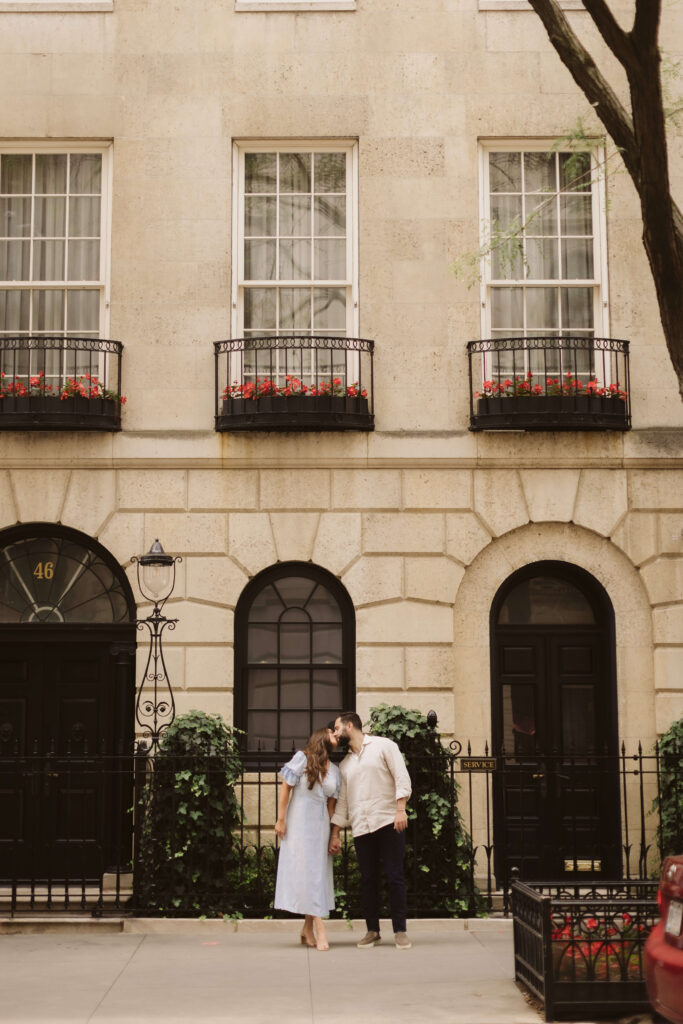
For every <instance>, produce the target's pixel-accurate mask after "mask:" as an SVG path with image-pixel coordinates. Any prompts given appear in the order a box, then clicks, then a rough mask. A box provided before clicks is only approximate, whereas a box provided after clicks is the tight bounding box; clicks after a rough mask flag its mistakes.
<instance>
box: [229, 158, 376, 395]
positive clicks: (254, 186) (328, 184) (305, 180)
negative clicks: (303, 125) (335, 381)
mask: <svg viewBox="0 0 683 1024" xmlns="http://www.w3.org/2000/svg"><path fill="white" fill-rule="evenodd" d="M355 157H356V149H355V146H353V145H345V146H340V145H334V146H333V145H330V146H313V145H303V144H300V145H291V146H286V147H283V146H276V145H267V144H262V145H259V146H257V147H255V146H251V145H249V146H247V145H246V144H245V145H244V146H237V147H236V161H237V167H238V174H237V180H236V194H235V207H236V209H235V225H236V232H235V239H234V251H235V252H236V254H237V258H236V260H234V262H233V286H234V298H233V310H234V314H235V316H234V322H233V332H234V334H235V336H239V337H244V338H246V339H250V338H259V337H261V338H262V337H283V336H292V337H293V336H297V337H304V338H305V337H313V336H315V337H320V336H322V337H329V338H339V337H342V338H343V337H347V336H350V337H352V336H354V335H356V334H357V330H356V327H357V321H358V316H357V313H358V310H357V306H358V302H357V292H358V287H357V273H356V266H357V259H356V199H355V195H356V188H355V178H356V159H355ZM326 351H327V355H326V356H325V358H326V359H327V360H328V362H329V364H330V365H329V366H322V365H320V355H319V354H316V352H315V350H314V349H313V348H309V349H308V350H306V351H304V352H303V353H302V355H301V359H302V360H303V361H302V363H301V365H299V366H297V368H296V371H297V373H298V374H299V375H300V376H301V377H302V379H303V380H304V381H306V382H308V378H310V379H311V380H312V379H313V377H314V376H315V375H316V373H317V374H318V375H320V374H323V375H324V374H327V373H330V374H332V373H340V372H342V371H343V369H344V354H343V352H342V351H341V350H340V351H338V352H337V353H334V354H333V348H332V347H330V349H328V350H326ZM337 357H338V363H339V365H336V364H335V365H333V363H334V359H335V358H337ZM316 360H317V361H316ZM289 365H290V366H291V357H290V363H289ZM241 369H243V371H244V376H245V379H249V377H250V376H253V375H254V374H255V372H256V361H255V358H254V359H252V360H251V362H250V359H249V356H248V353H245V364H244V367H243V368H241ZM279 369H280V367H279V366H277V365H276V366H275V368H274V372H275V373H276V374H277V373H278V372H279Z"/></svg>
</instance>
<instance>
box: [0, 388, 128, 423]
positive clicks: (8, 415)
mask: <svg viewBox="0 0 683 1024" xmlns="http://www.w3.org/2000/svg"><path fill="white" fill-rule="evenodd" d="M120 429H121V403H120V402H119V401H115V400H114V399H111V398H82V397H81V396H80V395H75V396H74V397H73V398H57V397H56V396H54V395H37V396H33V397H29V396H26V397H25V398H19V397H17V396H15V395H12V396H9V397H6V398H0V430H105V431H117V430H120Z"/></svg>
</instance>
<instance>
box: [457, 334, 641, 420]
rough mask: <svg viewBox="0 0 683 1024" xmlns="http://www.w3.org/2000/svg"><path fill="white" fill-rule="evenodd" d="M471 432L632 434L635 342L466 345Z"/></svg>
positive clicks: (565, 339)
mask: <svg viewBox="0 0 683 1024" xmlns="http://www.w3.org/2000/svg"><path fill="white" fill-rule="evenodd" d="M467 357H468V361H469V378H470V430H628V429H629V428H630V425H631V397H630V389H631V385H630V371H629V343H628V341H620V340H616V339H613V338H593V337H590V336H585V337H581V336H577V335H576V334H567V335H554V336H543V337H526V338H524V337H513V338H487V339H484V340H482V341H470V342H468V345H467Z"/></svg>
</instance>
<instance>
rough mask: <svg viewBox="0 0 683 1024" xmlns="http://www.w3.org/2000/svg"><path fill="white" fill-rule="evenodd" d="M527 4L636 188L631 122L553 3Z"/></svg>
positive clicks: (534, 0) (635, 150)
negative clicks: (541, 25) (593, 112)
mask: <svg viewBox="0 0 683 1024" xmlns="http://www.w3.org/2000/svg"><path fill="white" fill-rule="evenodd" d="M589 2H590V0H589ZM529 3H530V4H531V6H532V7H533V9H534V10H535V12H536V14H537V15H538V16H539V18H540V19H541V21H542V22H543V24H544V26H545V29H546V32H547V33H548V36H549V38H550V42H551V43H552V44H553V46H554V47H555V49H556V50H557V52H558V54H559V56H560V59H561V60H562V63H563V64H564V65H565V67H566V68H567V70H568V71H569V73H570V74H571V76H572V78H573V79H574V81H575V82H576V84H577V85H578V87H579V89H581V91H582V92H583V93H584V95H585V96H586V97H587V98H588V100H589V101H590V103H591V104H592V106H593V107H594V108H595V112H596V113H597V115H598V117H599V118H600V120H601V121H602V123H603V124H604V126H605V128H606V129H607V131H608V133H609V134H610V135H611V137H612V140H613V142H614V143H615V145H616V146H618V148H619V149H620V150H621V155H622V159H623V161H624V163H625V164H626V167H627V169H628V172H629V174H630V175H631V177H632V178H633V180H634V182H635V184H636V187H638V181H639V178H640V159H639V152H638V147H637V146H636V139H635V134H634V131H633V122H632V120H631V118H630V117H629V115H628V113H627V112H626V110H625V109H624V107H623V105H622V104H621V102H620V101H619V99H618V97H617V95H616V93H614V92H613V90H612V88H611V86H610V85H609V83H608V82H607V80H606V79H605V78H603V76H602V74H601V73H600V71H599V70H598V66H597V64H596V63H595V61H594V60H593V58H592V57H591V55H590V54H589V53H588V51H587V50H586V48H585V46H584V45H583V43H582V42H581V41H580V39H579V38H578V36H577V35H576V33H575V32H574V30H573V29H572V27H571V25H570V24H569V22H568V21H567V19H566V17H565V16H564V14H563V12H562V10H561V9H560V6H559V4H558V3H557V0H529ZM620 31H621V30H620Z"/></svg>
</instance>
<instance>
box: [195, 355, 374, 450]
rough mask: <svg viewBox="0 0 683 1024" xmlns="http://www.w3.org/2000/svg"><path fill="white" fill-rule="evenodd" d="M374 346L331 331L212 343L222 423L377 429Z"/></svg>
mask: <svg viewBox="0 0 683 1024" xmlns="http://www.w3.org/2000/svg"><path fill="white" fill-rule="evenodd" d="M374 345H375V343H374V342H373V341H369V340H367V339H365V338H344V337H333V336H330V335H289V336H281V337H273V336H269V337H247V338H233V339H230V340H228V341H217V342H214V355H215V406H216V408H215V412H216V430H218V431H233V430H298V431H301V430H373V429H374V396H373V352H374Z"/></svg>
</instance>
